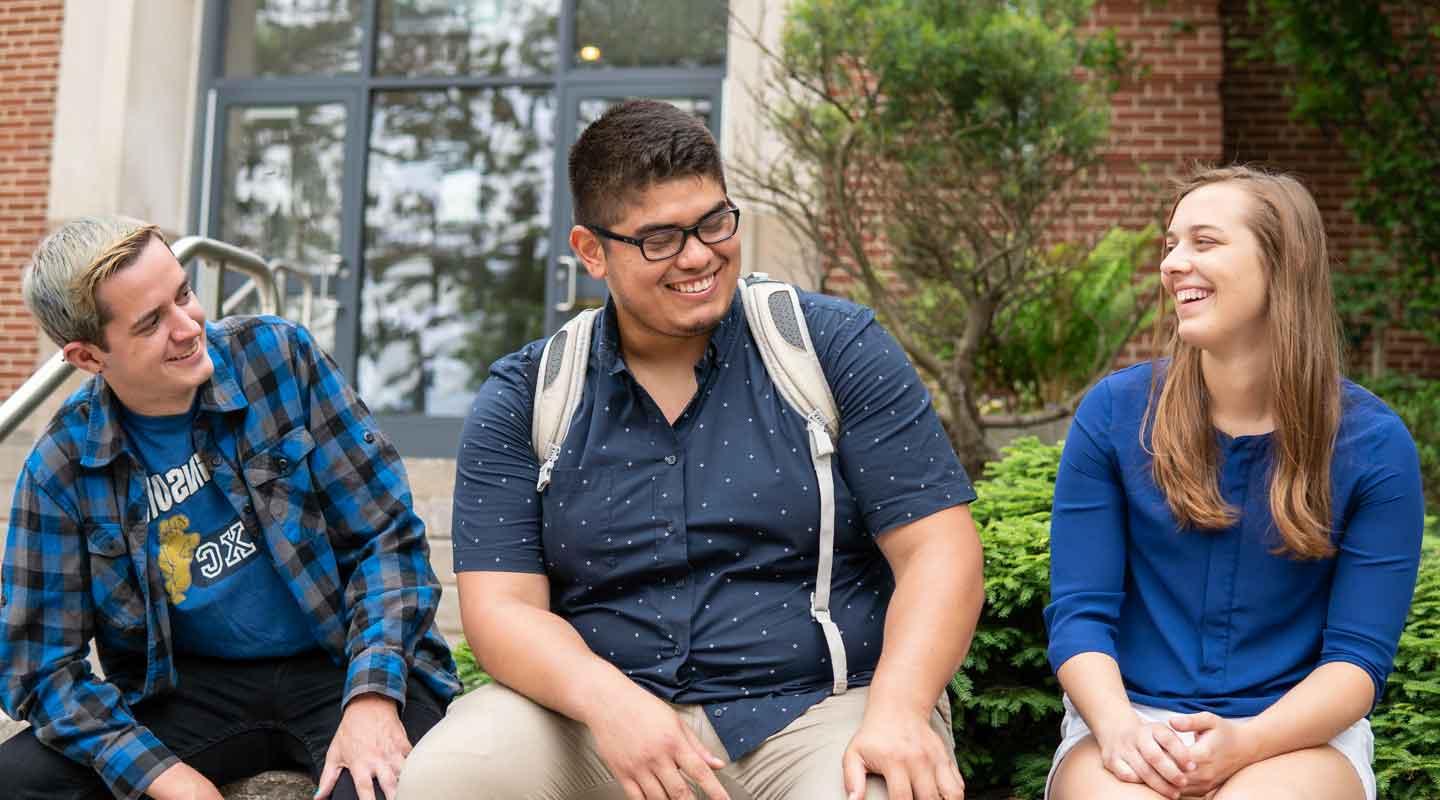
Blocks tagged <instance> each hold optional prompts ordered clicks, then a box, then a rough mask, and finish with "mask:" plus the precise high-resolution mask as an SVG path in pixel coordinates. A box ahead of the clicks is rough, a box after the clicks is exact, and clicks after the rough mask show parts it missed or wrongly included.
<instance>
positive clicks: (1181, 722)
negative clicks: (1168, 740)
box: [1170, 711, 1221, 733]
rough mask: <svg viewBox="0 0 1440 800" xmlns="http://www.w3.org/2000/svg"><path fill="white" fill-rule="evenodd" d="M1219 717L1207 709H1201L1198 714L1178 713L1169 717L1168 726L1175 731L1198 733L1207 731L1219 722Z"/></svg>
mask: <svg viewBox="0 0 1440 800" xmlns="http://www.w3.org/2000/svg"><path fill="white" fill-rule="evenodd" d="M1220 722H1221V720H1220V718H1219V717H1217V716H1215V715H1214V714H1211V713H1210V712H1208V711H1201V712H1200V713H1198V714H1180V715H1178V716H1174V717H1171V718H1170V727H1172V728H1174V729H1175V730H1177V731H1191V732H1194V733H1199V732H1200V731H1208V730H1210V729H1211V728H1214V727H1216V726H1218V725H1219V724H1220Z"/></svg>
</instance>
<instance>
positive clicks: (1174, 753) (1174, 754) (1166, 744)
mask: <svg viewBox="0 0 1440 800" xmlns="http://www.w3.org/2000/svg"><path fill="white" fill-rule="evenodd" d="M1155 741H1156V742H1158V743H1159V745H1160V747H1161V748H1162V749H1164V750H1165V752H1166V754H1168V755H1169V756H1170V758H1171V759H1173V760H1174V762H1175V764H1176V765H1178V766H1179V767H1180V769H1182V770H1184V771H1185V772H1189V771H1191V770H1193V769H1195V760H1196V759H1195V756H1194V754H1193V753H1191V752H1190V748H1189V747H1186V746H1185V743H1184V742H1182V741H1180V737H1179V736H1176V735H1175V732H1174V731H1172V730H1170V729H1169V728H1161V727H1156V728H1155Z"/></svg>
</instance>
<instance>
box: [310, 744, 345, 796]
mask: <svg viewBox="0 0 1440 800" xmlns="http://www.w3.org/2000/svg"><path fill="white" fill-rule="evenodd" d="M338 780H340V765H339V764H338V763H336V761H335V754H334V753H333V752H331V753H327V754H326V755H325V768H324V769H323V770H321V771H320V784H319V786H318V787H317V788H316V789H315V800H325V798H327V797H329V796H330V792H331V791H333V790H334V789H335V782H336V781H338Z"/></svg>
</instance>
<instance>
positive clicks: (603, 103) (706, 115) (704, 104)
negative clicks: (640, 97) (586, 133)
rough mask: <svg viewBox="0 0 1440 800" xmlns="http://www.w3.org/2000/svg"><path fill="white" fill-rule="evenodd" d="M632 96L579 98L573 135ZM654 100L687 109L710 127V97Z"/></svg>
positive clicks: (660, 98) (659, 98)
mask: <svg viewBox="0 0 1440 800" xmlns="http://www.w3.org/2000/svg"><path fill="white" fill-rule="evenodd" d="M630 99H633V98H629V97H585V98H581V100H580V107H579V109H578V112H577V113H576V115H575V122H576V126H575V137H576V138H579V136H580V132H581V131H583V130H585V129H586V128H587V127H589V126H590V123H592V122H594V121H595V120H597V119H600V115H601V114H604V113H605V110H606V109H608V108H610V107H611V106H614V105H618V104H620V103H623V102H625V101H626V100H630ZM651 99H654V100H663V101H665V102H666V103H669V104H670V105H672V106H675V107H676V108H679V109H681V110H682V111H689V112H690V113H691V114H694V115H695V116H697V117H699V118H700V119H701V120H702V121H703V122H704V123H705V127H707V128H709V127H710V113H711V108H710V98H708V97H655V98H651ZM712 130H713V128H712Z"/></svg>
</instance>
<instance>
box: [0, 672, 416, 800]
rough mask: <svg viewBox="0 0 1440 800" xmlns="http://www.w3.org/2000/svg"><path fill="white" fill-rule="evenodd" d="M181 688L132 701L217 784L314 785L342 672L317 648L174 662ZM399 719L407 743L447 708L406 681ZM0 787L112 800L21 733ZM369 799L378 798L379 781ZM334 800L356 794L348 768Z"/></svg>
mask: <svg viewBox="0 0 1440 800" xmlns="http://www.w3.org/2000/svg"><path fill="white" fill-rule="evenodd" d="M176 669H177V670H178V671H179V673H180V685H179V687H178V688H177V689H176V691H174V692H171V693H169V694H165V695H163V696H160V697H152V698H149V699H147V700H145V701H143V702H141V703H138V704H136V705H135V706H133V707H132V709H131V710H132V711H133V712H134V714H135V717H136V719H137V720H139V722H140V724H142V725H145V726H146V727H148V728H149V729H150V730H151V732H152V733H154V734H155V735H156V736H157V737H159V739H160V741H162V742H164V743H165V745H166V746H167V747H169V748H170V750H171V751H172V752H174V753H175V755H177V756H179V757H180V759H181V760H182V761H184V762H185V763H186V764H189V765H190V766H191V767H194V768H195V769H196V770H198V771H199V772H200V773H201V774H202V775H204V776H205V777H206V778H209V779H210V781H211V782H212V783H214V784H215V785H216V786H222V785H224V784H227V783H230V782H232V781H238V780H242V779H244V778H248V777H251V776H253V775H258V774H259V773H261V772H265V771H266V770H271V769H288V770H296V771H300V772H307V773H309V774H310V777H311V779H312V780H316V781H318V780H319V778H320V771H321V769H322V768H324V766H325V751H326V750H328V749H329V747H330V740H331V738H332V737H334V735H335V729H336V727H338V726H339V724H340V714H341V708H340V698H341V694H342V693H343V691H344V684H345V670H344V668H342V667H337V666H335V665H334V664H333V663H331V661H330V659H329V658H328V657H327V656H325V655H323V654H320V653H316V654H313V655H303V656H295V657H293V658H283V659H265V660H259V661H224V660H219V659H208V658H185V657H181V658H178V659H176ZM407 683H408V687H409V689H408V692H407V693H406V698H405V708H404V710H403V711H402V712H401V714H400V721H401V722H402V723H403V724H404V725H405V733H406V734H407V735H408V736H409V737H410V743H411V744H414V743H415V742H418V741H420V737H421V736H423V735H424V734H425V732H426V731H428V730H430V728H431V727H433V726H434V725H435V723H437V722H439V721H440V718H441V717H442V716H444V714H445V704H444V703H442V702H441V701H440V699H439V698H437V697H436V696H435V695H434V693H432V692H431V691H430V690H429V689H428V688H426V687H425V686H423V685H421V683H420V681H419V680H418V679H415V678H413V677H412V679H411V680H410V681H408V682H407ZM0 776H3V777H0V783H3V785H4V789H3V791H0V794H3V795H4V797H6V798H14V800H30V799H31V798H34V799H35V800H98V799H99V798H110V797H112V795H111V793H110V791H109V790H108V789H107V788H106V787H105V784H104V783H103V782H102V781H101V780H100V777H99V775H98V773H96V772H95V771H94V770H92V769H91V768H89V767H87V766H85V765H83V764H80V763H78V762H75V761H71V760H70V759H69V758H66V757H65V756H64V755H62V754H60V753H59V752H57V751H55V750H51V749H50V748H48V747H46V746H45V745H42V744H41V743H40V741H39V740H38V739H36V738H35V735H34V734H33V733H32V732H31V731H30V730H29V729H26V730H24V731H21V732H20V733H19V734H17V735H16V736H14V737H13V738H11V739H9V740H7V741H5V742H4V743H3V744H0ZM375 796H376V797H377V798H380V797H384V794H383V793H382V792H381V791H380V785H379V784H378V783H376V784H375ZM331 797H333V798H335V800H354V799H355V798H356V794H355V784H354V782H353V781H352V780H351V778H350V773H349V772H348V771H346V772H344V773H342V774H341V776H340V781H339V782H338V783H337V784H336V786H335V790H334V791H333V792H332V793H331Z"/></svg>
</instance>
